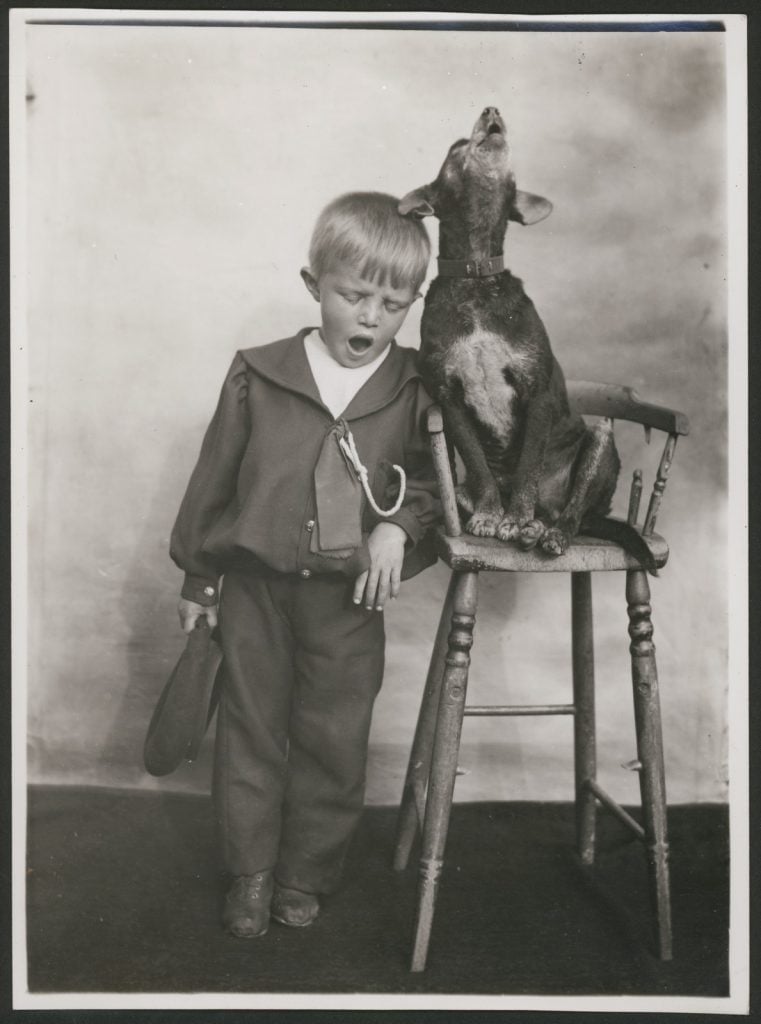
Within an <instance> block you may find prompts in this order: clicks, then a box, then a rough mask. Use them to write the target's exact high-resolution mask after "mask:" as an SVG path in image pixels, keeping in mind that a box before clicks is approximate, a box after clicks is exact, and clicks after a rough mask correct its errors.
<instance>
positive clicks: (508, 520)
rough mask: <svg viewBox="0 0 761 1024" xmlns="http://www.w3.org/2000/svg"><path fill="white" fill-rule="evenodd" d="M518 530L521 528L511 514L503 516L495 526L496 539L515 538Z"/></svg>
mask: <svg viewBox="0 0 761 1024" xmlns="http://www.w3.org/2000/svg"><path fill="white" fill-rule="evenodd" d="M520 532H521V528H520V526H519V524H518V523H516V521H515V520H514V519H513V518H512V516H503V517H502V519H501V520H500V523H499V526H498V527H497V538H498V540H515V539H516V538H517V537H518V536H519V534H520Z"/></svg>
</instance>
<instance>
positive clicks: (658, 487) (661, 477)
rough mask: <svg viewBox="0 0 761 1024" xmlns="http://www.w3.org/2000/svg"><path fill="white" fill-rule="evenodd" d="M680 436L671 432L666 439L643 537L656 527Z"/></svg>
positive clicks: (647, 535)
mask: <svg viewBox="0 0 761 1024" xmlns="http://www.w3.org/2000/svg"><path fill="white" fill-rule="evenodd" d="M678 436H679V435H678V434H669V436H668V438H667V439H666V444H665V445H664V447H663V455H661V461H660V464H659V466H658V472H657V474H656V477H655V483H654V484H653V492H652V494H651V495H650V503H649V505H648V507H647V515H646V516H645V525H644V526H643V527H642V536H643V537H649V536H650V534H651V533H652V532H653V530H654V529H655V520H656V518H657V516H658V510H659V509H660V507H661V499H662V498H663V492H664V491H665V490H666V480H667V478H668V475H669V470H670V469H671V463H672V461H673V458H674V449H675V448H676V441H677V437H678Z"/></svg>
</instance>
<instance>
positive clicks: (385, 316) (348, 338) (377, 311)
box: [301, 263, 419, 367]
mask: <svg viewBox="0 0 761 1024" xmlns="http://www.w3.org/2000/svg"><path fill="white" fill-rule="evenodd" d="M301 276H302V278H303V280H304V283H305V284H306V286H307V288H308V289H309V293H310V295H312V296H313V297H314V298H315V299H316V300H317V302H319V303H320V311H321V313H322V327H321V330H320V334H321V335H322V340H323V341H324V342H325V344H326V346H327V348H328V351H329V352H330V354H331V355H332V356H333V358H334V359H335V361H336V362H337V363H340V364H341V366H354V367H356V366H365V365H366V364H367V363H371V362H372V361H373V359H377V358H378V356H379V355H380V354H381V353H382V352H383V351H384V350H385V349H386V348H387V347H388V346H389V345H390V343H391V340H392V339H393V337H394V335H395V334H396V332H397V331H398V330H399V328H400V327H401V326H402V324H403V323H404V318H405V317H406V316H407V313H408V311H409V308H410V306H411V305H412V303H413V302H414V301H415V299H416V298H418V295H419V293H416V292H414V291H413V290H412V288H410V287H405V288H392V287H391V285H390V284H389V283H388V282H386V283H385V284H383V285H381V284H379V283H378V279H377V278H374V279H373V280H372V281H369V280H367V279H366V278H364V277H361V276H360V275H359V273H358V272H357V271H356V270H355V269H353V268H352V267H351V266H350V265H348V264H345V263H339V264H337V265H336V266H334V267H332V268H331V269H330V270H329V271H326V272H325V273H324V274H323V275H322V276H321V277H320V279H319V281H318V280H317V279H316V278H315V277H314V275H313V274H312V272H311V271H310V270H309V269H308V268H307V267H304V269H303V270H302V271H301Z"/></svg>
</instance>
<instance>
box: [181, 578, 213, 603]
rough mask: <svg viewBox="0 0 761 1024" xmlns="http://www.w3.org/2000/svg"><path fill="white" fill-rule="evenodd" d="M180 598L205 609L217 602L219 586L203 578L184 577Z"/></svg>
mask: <svg viewBox="0 0 761 1024" xmlns="http://www.w3.org/2000/svg"><path fill="white" fill-rule="evenodd" d="M181 595H182V597H184V598H185V600H186V601H195V603H196V604H202V605H204V606H206V607H207V608H208V607H210V606H211V605H213V604H217V602H218V601H219V586H218V584H217V581H216V580H209V579H204V577H203V576H190V575H186V576H185V582H184V583H183V585H182V591H181Z"/></svg>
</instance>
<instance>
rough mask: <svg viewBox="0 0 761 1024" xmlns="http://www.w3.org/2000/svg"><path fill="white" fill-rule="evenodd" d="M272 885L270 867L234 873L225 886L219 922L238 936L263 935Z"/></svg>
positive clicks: (254, 937)
mask: <svg viewBox="0 0 761 1024" xmlns="http://www.w3.org/2000/svg"><path fill="white" fill-rule="evenodd" d="M273 889H274V878H273V874H272V871H258V872H257V873H256V874H255V875H238V877H237V878H236V879H234V880H233V883H232V885H231V886H230V889H229V890H228V893H227V896H226V897H225V906H224V910H223V911H222V924H223V925H224V927H225V928H226V929H227V931H228V932H230V934H231V935H234V936H235V937H236V938H238V939H256V938H258V937H259V936H260V935H265V934H266V932H267V928H268V927H269V923H270V903H271V902H272V891H273Z"/></svg>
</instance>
